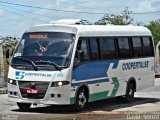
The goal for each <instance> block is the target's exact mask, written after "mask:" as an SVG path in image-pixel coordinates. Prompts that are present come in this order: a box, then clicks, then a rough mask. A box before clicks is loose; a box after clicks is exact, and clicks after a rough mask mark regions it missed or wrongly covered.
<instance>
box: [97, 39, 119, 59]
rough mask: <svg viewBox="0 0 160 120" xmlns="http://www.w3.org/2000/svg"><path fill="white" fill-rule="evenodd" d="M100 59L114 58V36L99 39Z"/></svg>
mask: <svg viewBox="0 0 160 120" xmlns="http://www.w3.org/2000/svg"><path fill="white" fill-rule="evenodd" d="M100 47H101V55H102V59H115V58H116V52H115V41H114V38H102V39H101V40H100Z"/></svg>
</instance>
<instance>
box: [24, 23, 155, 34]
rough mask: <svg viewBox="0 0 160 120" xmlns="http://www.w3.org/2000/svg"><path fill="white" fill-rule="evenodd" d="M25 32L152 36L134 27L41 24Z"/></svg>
mask: <svg viewBox="0 0 160 120" xmlns="http://www.w3.org/2000/svg"><path fill="white" fill-rule="evenodd" d="M26 32H66V33H73V34H78V36H81V37H87V36H152V34H151V32H150V30H149V29H147V28H146V27H142V26H134V25H62V24H42V25H36V26H34V27H31V28H30V29H29V30H27V31H26Z"/></svg>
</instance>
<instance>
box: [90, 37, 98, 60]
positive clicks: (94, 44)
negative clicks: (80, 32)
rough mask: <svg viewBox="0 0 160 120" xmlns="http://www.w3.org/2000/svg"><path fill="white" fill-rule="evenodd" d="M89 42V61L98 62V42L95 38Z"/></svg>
mask: <svg viewBox="0 0 160 120" xmlns="http://www.w3.org/2000/svg"><path fill="white" fill-rule="evenodd" d="M89 42H90V53H91V60H98V59H99V54H98V40H97V39H96V38H89Z"/></svg>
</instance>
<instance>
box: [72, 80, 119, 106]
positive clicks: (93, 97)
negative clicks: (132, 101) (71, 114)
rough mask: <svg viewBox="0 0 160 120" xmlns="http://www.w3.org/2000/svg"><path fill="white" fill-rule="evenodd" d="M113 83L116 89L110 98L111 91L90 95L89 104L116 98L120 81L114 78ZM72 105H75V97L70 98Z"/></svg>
mask: <svg viewBox="0 0 160 120" xmlns="http://www.w3.org/2000/svg"><path fill="white" fill-rule="evenodd" d="M112 81H113V84H114V87H113V90H112V93H111V95H110V96H108V93H109V91H103V92H98V93H94V94H90V95H89V100H88V102H92V101H96V100H102V99H106V98H112V97H115V96H116V94H117V91H118V89H119V81H118V78H117V77H113V78H112ZM70 104H75V97H72V98H70Z"/></svg>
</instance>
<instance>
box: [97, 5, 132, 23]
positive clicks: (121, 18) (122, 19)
mask: <svg viewBox="0 0 160 120" xmlns="http://www.w3.org/2000/svg"><path fill="white" fill-rule="evenodd" d="M132 22H133V17H132V11H129V8H128V7H127V8H125V9H124V11H123V12H122V13H121V15H114V14H111V15H110V14H106V15H105V16H104V17H102V19H100V20H98V21H97V22H95V24H96V25H106V24H114V25H128V24H131V23H132Z"/></svg>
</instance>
